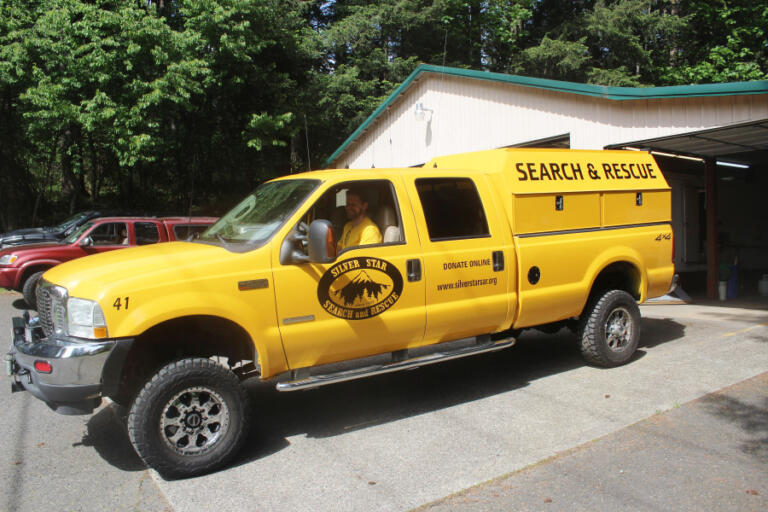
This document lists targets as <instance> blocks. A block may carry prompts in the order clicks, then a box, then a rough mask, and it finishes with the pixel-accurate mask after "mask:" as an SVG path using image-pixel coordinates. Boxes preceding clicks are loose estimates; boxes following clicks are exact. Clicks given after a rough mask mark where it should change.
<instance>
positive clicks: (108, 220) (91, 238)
mask: <svg viewBox="0 0 768 512" xmlns="http://www.w3.org/2000/svg"><path fill="white" fill-rule="evenodd" d="M215 221H216V218H215V217H163V218H155V217H103V218H98V219H93V220H90V221H88V222H86V223H85V224H83V225H82V226H80V228H79V229H78V230H77V231H75V232H73V233H72V234H71V235H69V236H68V237H66V238H65V239H63V240H61V241H59V242H50V243H41V244H29V245H22V246H18V247H9V248H8V249H4V250H1V251H0V288H9V289H12V290H16V291H20V292H22V293H23V294H24V300H26V301H27V304H29V305H30V306H31V307H33V308H34V307H35V302H36V300H35V289H36V288H37V281H38V280H39V279H40V276H42V275H43V273H44V272H45V271H46V270H48V269H49V268H51V267H53V266H55V265H58V264H59V263H64V262H65V261H69V260H73V259H75V258H81V257H83V256H88V255H91V254H97V253H100V252H106V251H114V250H115V249H125V248H127V247H135V246H137V245H148V244H155V243H159V242H168V241H173V240H188V239H189V238H190V237H193V236H195V235H197V234H198V233H200V232H201V231H204V230H205V229H206V228H207V227H208V226H210V225H211V224H213V223H214V222H215Z"/></svg>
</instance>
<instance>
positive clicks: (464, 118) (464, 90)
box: [329, 73, 768, 168]
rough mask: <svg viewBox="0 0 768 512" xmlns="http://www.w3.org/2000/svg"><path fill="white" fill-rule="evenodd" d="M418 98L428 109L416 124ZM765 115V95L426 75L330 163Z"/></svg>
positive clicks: (597, 143) (400, 162)
mask: <svg viewBox="0 0 768 512" xmlns="http://www.w3.org/2000/svg"><path fill="white" fill-rule="evenodd" d="M417 103H423V104H424V108H425V109H431V110H432V111H431V112H427V115H426V119H425V120H424V121H421V122H419V121H417V120H416V118H415V115H414V111H415V107H416V104H417ZM765 118H768V95H743V96H722V97H703V98H673V99H655V100H629V101H615V100H607V99H602V98H593V97H591V96H584V95H580V94H570V93H560V92H552V91H547V90H544V89H536V88H533V87H523V86H518V85H511V84H504V83H497V82H488V81H484V80H476V79H468V78H461V77H448V76H446V77H440V76H439V75H435V74H432V73H428V74H425V75H423V76H422V77H421V78H420V79H419V80H418V81H417V82H415V83H414V84H412V85H411V87H410V88H409V89H408V90H407V91H406V92H405V93H403V94H401V95H400V97H399V98H397V100H396V101H395V102H394V103H393V104H392V105H390V107H389V110H388V111H387V112H384V113H382V114H381V115H380V116H379V117H378V118H377V119H376V120H375V121H374V122H373V123H372V124H371V125H370V126H369V127H368V129H367V130H366V132H365V133H363V134H361V135H360V136H359V137H358V138H357V140H355V141H354V142H353V143H352V144H351V145H350V146H349V147H347V148H346V150H345V151H344V152H343V153H342V154H341V155H339V156H338V157H337V158H336V160H335V161H333V162H331V164H330V165H329V167H344V166H349V167H352V168H369V167H372V166H375V167H405V166H411V165H416V164H420V163H424V162H426V161H427V160H429V159H430V158H432V157H434V156H439V155H446V154H451V153H460V152H465V151H476V150H482V149H491V148H497V147H503V146H509V145H513V144H520V143H523V142H527V141H531V140H536V139H543V138H546V137H552V136H555V135H561V134H564V133H570V134H571V147H572V148H574V149H601V148H603V147H605V146H607V145H609V144H618V143H622V142H629V141H632V140H641V139H649V138H654V137H663V136H667V135H674V134H679V133H685V132H689V131H695V130H701V129H706V128H715V127H718V126H724V125H729V124H734V123H741V122H746V121H750V120H758V119H765Z"/></svg>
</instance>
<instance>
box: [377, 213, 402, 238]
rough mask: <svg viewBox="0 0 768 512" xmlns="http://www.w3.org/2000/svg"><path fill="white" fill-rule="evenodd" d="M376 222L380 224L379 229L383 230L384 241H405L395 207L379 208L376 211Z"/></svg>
mask: <svg viewBox="0 0 768 512" xmlns="http://www.w3.org/2000/svg"><path fill="white" fill-rule="evenodd" d="M375 222H376V224H377V225H378V226H379V231H381V241H382V243H385V244H389V243H394V242H402V241H403V236H402V232H401V231H400V226H398V225H397V215H395V209H394V208H392V207H391V206H382V207H381V208H379V210H378V211H377V212H376V218H375Z"/></svg>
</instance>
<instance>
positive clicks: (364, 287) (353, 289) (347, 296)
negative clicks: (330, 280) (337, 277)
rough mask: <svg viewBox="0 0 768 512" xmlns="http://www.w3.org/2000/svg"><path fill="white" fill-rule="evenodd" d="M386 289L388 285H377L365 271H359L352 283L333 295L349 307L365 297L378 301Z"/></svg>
mask: <svg viewBox="0 0 768 512" xmlns="http://www.w3.org/2000/svg"><path fill="white" fill-rule="evenodd" d="M386 288H389V285H388V284H381V283H377V282H376V281H374V280H373V279H371V276H369V275H368V273H367V272H366V271H365V270H361V271H360V272H359V273H358V274H357V275H356V276H355V278H354V279H353V280H352V281H350V282H349V283H347V284H346V285H345V286H344V287H343V288H342V289H340V290H336V291H335V292H333V293H334V294H336V296H337V297H340V298H342V299H344V304H345V305H347V306H351V305H352V304H354V303H355V301H356V300H362V299H363V298H364V297H365V296H366V295H367V296H368V297H369V298H374V299H378V298H379V295H380V294H381V293H382V292H383V291H384V290H385V289H386Z"/></svg>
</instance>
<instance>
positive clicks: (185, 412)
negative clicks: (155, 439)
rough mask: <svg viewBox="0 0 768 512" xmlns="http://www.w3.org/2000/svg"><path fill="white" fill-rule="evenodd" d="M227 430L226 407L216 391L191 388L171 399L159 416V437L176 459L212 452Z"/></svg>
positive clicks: (227, 408)
mask: <svg viewBox="0 0 768 512" xmlns="http://www.w3.org/2000/svg"><path fill="white" fill-rule="evenodd" d="M228 428H229V407H227V404H226V402H225V401H224V399H223V398H222V397H221V395H220V394H218V393H217V392H216V391H214V390H212V389H210V388H207V387H193V388H188V389H185V390H184V391H181V392H180V393H177V394H176V395H174V397H173V398H171V399H170V400H169V401H168V403H167V404H165V407H163V412H162V415H161V416H160V436H161V437H162V438H163V441H164V442H165V444H166V446H168V448H170V449H171V450H173V451H174V452H176V453H178V454H179V455H199V454H201V453H204V452H206V451H208V450H210V449H211V448H213V447H214V446H215V445H216V443H218V441H219V440H220V439H221V438H222V437H223V436H224V435H225V433H226V432H227V429H228Z"/></svg>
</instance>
